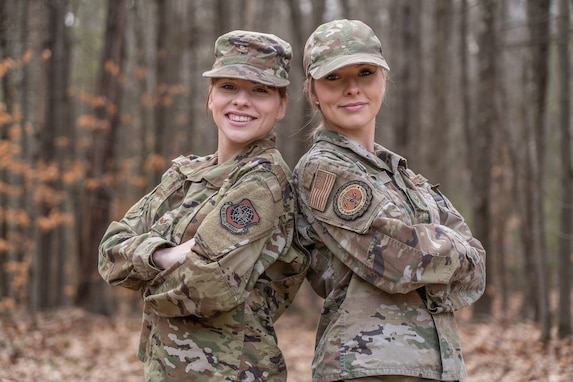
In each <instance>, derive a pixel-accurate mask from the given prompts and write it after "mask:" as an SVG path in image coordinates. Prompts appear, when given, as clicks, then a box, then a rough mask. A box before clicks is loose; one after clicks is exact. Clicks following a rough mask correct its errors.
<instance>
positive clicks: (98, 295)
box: [76, 0, 128, 313]
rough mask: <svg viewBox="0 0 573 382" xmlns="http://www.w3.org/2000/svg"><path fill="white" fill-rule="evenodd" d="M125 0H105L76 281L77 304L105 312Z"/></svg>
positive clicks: (123, 43) (125, 16) (125, 18)
mask: <svg viewBox="0 0 573 382" xmlns="http://www.w3.org/2000/svg"><path fill="white" fill-rule="evenodd" d="M127 6H128V0H108V14H107V26H106V33H105V44H104V50H103V53H102V63H101V74H100V82H99V91H98V92H99V95H100V96H101V97H102V98H103V99H105V100H106V103H105V105H102V106H98V107H96V109H95V111H94V112H95V117H96V119H97V120H98V121H100V122H101V124H102V127H101V128H99V129H97V130H95V131H94V133H93V143H92V147H91V152H90V160H89V168H88V181H89V183H90V184H91V187H89V189H88V198H87V210H86V213H85V215H84V216H85V217H86V220H87V221H86V224H85V230H84V232H83V237H82V243H81V246H80V249H81V252H80V259H79V272H80V275H81V278H80V280H79V285H78V292H77V295H76V304H77V305H79V306H82V307H84V308H86V309H88V310H90V311H95V312H100V313H107V312H106V310H105V309H106V306H105V305H104V303H105V301H104V289H103V281H102V280H101V278H100V277H99V275H98V272H97V259H98V246H99V242H100V240H101V237H102V236H103V233H104V231H105V229H106V227H107V225H108V224H109V215H110V208H111V200H112V187H113V184H110V183H109V179H112V178H113V161H114V158H115V152H114V142H115V139H116V135H117V128H118V126H119V120H120V112H121V105H120V100H121V94H122V81H121V75H122V70H123V64H124V58H125V38H126V36H125V32H126V20H127Z"/></svg>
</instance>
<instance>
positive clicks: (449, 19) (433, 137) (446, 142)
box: [422, 0, 454, 190]
mask: <svg viewBox="0 0 573 382" xmlns="http://www.w3.org/2000/svg"><path fill="white" fill-rule="evenodd" d="M453 15H454V11H453V3H452V0H438V1H435V2H434V17H433V19H434V29H435V34H434V38H433V42H432V46H433V49H432V52H433V54H432V63H433V67H432V75H431V76H429V80H430V81H431V82H432V88H433V89H436V90H437V91H435V92H434V93H433V97H432V98H431V101H430V102H432V107H431V110H432V117H431V118H432V127H431V129H428V132H429V134H428V135H427V136H426V139H425V140H424V141H425V142H428V144H425V145H423V146H422V147H426V148H427V149H428V150H429V152H426V153H425V154H426V156H425V158H426V160H427V162H428V163H427V168H426V169H425V171H424V173H425V174H427V176H428V178H429V179H435V180H436V181H437V180H438V179H439V182H440V184H441V185H443V187H444V189H446V190H447V189H448V178H449V177H450V176H449V173H448V171H446V168H447V167H450V166H451V164H449V163H448V161H447V159H448V156H447V155H443V154H442V155H436V152H440V151H441V148H443V147H450V145H451V139H450V130H451V128H450V116H451V107H450V98H451V93H452V92H451V79H450V78H451V76H450V73H449V72H450V70H451V68H450V65H449V63H450V62H451V54H450V46H451V45H452V36H453V35H454V34H453V33H452V29H453V19H454V17H453Z"/></svg>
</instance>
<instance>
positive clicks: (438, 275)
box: [297, 164, 485, 312]
mask: <svg viewBox="0 0 573 382" xmlns="http://www.w3.org/2000/svg"><path fill="white" fill-rule="evenodd" d="M345 166H348V165H347V164H346V165H345ZM317 168H318V169H319V170H320V169H321V168H323V169H324V164H321V165H320V166H317V167H316V168H315V167H313V165H312V164H310V165H307V166H306V167H305V169H304V172H303V174H301V175H302V176H301V175H299V177H300V179H299V180H300V181H298V182H297V187H298V192H299V195H300V201H299V202H300V205H301V211H302V213H303V215H304V217H305V219H306V221H307V222H308V223H309V224H310V225H311V226H312V227H313V231H314V233H313V234H314V235H316V236H318V237H319V240H316V241H319V242H323V243H324V244H325V247H317V248H315V256H314V257H315V258H314V259H313V261H315V263H319V262H320V261H317V260H316V258H317V257H319V258H320V257H323V258H327V257H328V256H324V255H323V254H321V252H322V253H324V252H325V251H330V252H332V254H333V255H334V256H335V257H336V258H338V259H339V260H340V261H341V262H342V263H343V264H345V265H346V266H347V267H348V268H349V269H350V270H352V271H353V272H354V273H356V274H357V275H358V276H360V277H361V278H362V279H364V280H366V281H367V282H369V283H370V284H372V285H374V286H375V287H377V288H378V289H381V290H383V291H385V292H387V293H404V294H405V293H410V292H412V291H415V290H417V291H418V292H420V293H422V294H425V295H426V296H425V300H426V304H427V306H428V308H429V310H430V311H431V312H439V311H453V310H456V309H459V308H461V307H463V306H466V305H469V304H471V303H472V302H474V301H475V300H477V298H479V296H481V294H482V293H483V290H484V288H485V271H484V267H485V264H484V263H485V251H484V250H483V247H482V246H481V244H480V243H479V241H478V240H476V239H475V238H473V237H472V235H471V232H470V230H469V228H468V226H467V224H466V223H465V222H464V220H463V218H462V217H461V216H460V215H459V214H458V213H457V211H455V210H454V209H453V208H450V207H451V206H449V203H447V202H446V201H445V198H444V203H442V204H443V205H442V206H438V208H440V213H439V216H440V218H439V219H440V221H439V222H429V223H417V222H415V221H413V220H412V219H409V218H407V217H404V216H401V215H400V214H399V213H398V212H397V211H399V210H400V209H399V208H396V204H395V203H394V201H393V200H392V198H390V197H389V194H388V193H387V190H385V187H384V186H382V187H380V185H379V184H375V183H373V182H371V179H370V178H369V177H367V176H365V175H363V174H362V173H361V172H360V170H359V169H358V170H357V169H348V168H346V169H345V170H344V171H340V172H338V175H337V177H336V182H335V184H334V185H333V186H332V191H331V192H330V197H329V200H328V202H327V203H326V205H324V208H323V211H320V210H319V209H316V208H312V207H311V205H312V200H313V197H314V196H313V192H314V193H315V194H316V190H315V187H314V186H313V184H314V183H313V181H314V177H315V174H316V173H317ZM309 170H311V171H309ZM325 171H326V172H328V173H331V172H334V171H336V165H332V164H331V166H330V167H327V168H326V170H325ZM344 192H351V193H352V192H354V193H355V195H359V200H358V201H357V200H355V201H353V203H355V204H352V205H351V206H350V207H348V210H346V211H341V209H342V208H344V195H343V194H344ZM360 198H362V199H360ZM355 205H361V206H362V210H357V209H353V208H354V206H355ZM341 206H342V207H341ZM299 226H300V224H299ZM307 236H308V237H310V236H312V234H311V235H308V234H307ZM311 240H312V239H311ZM323 263H325V262H324V261H323ZM315 268H316V267H315ZM319 277H320V276H319ZM317 284H318V283H317Z"/></svg>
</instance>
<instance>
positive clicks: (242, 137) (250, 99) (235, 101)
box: [207, 78, 287, 153]
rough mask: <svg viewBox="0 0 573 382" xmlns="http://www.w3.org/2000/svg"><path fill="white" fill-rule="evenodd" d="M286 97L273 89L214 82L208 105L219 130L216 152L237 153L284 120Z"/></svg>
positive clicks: (237, 81)
mask: <svg viewBox="0 0 573 382" xmlns="http://www.w3.org/2000/svg"><path fill="white" fill-rule="evenodd" d="M286 104H287V100H286V98H281V97H280V96H279V91H278V89H276V88H273V87H270V86H267V85H262V84H259V83H255V82H251V81H247V80H240V79H234V78H220V79H216V80H215V81H213V84H212V87H211V91H210V93H209V98H208V101H207V106H208V108H209V110H211V112H212V113H213V119H214V121H215V124H216V125H217V127H218V129H219V150H225V151H226V152H227V153H236V152H238V151H240V150H241V149H243V148H245V147H246V146H248V145H249V144H250V143H252V142H254V141H256V140H258V139H260V138H262V137H264V136H265V135H267V134H268V133H269V132H270V131H271V129H272V128H273V125H274V123H275V121H277V120H280V119H282V118H284V116H285V112H286Z"/></svg>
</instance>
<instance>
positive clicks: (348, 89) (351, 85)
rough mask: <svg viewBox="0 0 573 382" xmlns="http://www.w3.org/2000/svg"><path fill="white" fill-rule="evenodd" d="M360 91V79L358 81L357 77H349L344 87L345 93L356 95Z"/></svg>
mask: <svg viewBox="0 0 573 382" xmlns="http://www.w3.org/2000/svg"><path fill="white" fill-rule="evenodd" d="M359 92H360V89H359V87H358V81H356V79H355V78H353V77H352V78H348V79H347V80H346V86H345V88H344V93H345V94H346V95H354V94H358V93H359Z"/></svg>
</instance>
